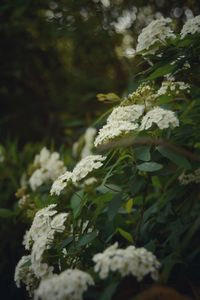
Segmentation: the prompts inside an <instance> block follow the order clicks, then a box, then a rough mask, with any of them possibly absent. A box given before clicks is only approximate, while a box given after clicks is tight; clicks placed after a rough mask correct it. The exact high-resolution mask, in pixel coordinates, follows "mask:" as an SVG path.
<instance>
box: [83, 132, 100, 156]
mask: <svg viewBox="0 0 200 300" xmlns="http://www.w3.org/2000/svg"><path fill="white" fill-rule="evenodd" d="M96 133H97V130H96V128H93V127H89V128H87V130H86V132H85V134H84V142H85V144H84V147H83V149H82V151H81V158H84V157H86V156H88V155H92V148H93V147H94V138H95V135H96Z"/></svg>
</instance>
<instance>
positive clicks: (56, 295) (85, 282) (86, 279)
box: [34, 269, 94, 300]
mask: <svg viewBox="0 0 200 300" xmlns="http://www.w3.org/2000/svg"><path fill="white" fill-rule="evenodd" d="M93 284H94V281H93V279H92V277H91V276H90V275H89V274H87V273H85V272H83V271H80V270H78V269H73V270H72V269H68V270H66V271H64V272H62V273H61V274H59V275H57V274H54V275H52V276H50V277H49V278H47V279H43V280H42V281H41V282H40V285H39V287H38V289H37V290H36V291H35V296H34V299H35V300H37V299H41V300H64V299H65V300H82V299H83V293H84V292H85V291H86V290H87V289H88V286H89V285H93Z"/></svg>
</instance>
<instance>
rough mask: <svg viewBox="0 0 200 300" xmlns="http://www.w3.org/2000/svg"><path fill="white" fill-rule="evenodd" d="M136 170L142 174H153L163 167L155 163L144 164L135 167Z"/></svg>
mask: <svg viewBox="0 0 200 300" xmlns="http://www.w3.org/2000/svg"><path fill="white" fill-rule="evenodd" d="M136 167H137V169H138V170H140V171H143V172H155V171H158V170H160V169H162V168H163V165H161V164H158V163H156V162H153V161H152V162H145V163H143V164H140V165H137V166H136Z"/></svg>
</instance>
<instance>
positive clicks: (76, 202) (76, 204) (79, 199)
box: [70, 191, 83, 218]
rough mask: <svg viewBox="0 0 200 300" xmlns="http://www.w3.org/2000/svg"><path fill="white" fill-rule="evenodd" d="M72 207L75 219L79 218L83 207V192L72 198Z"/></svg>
mask: <svg viewBox="0 0 200 300" xmlns="http://www.w3.org/2000/svg"><path fill="white" fill-rule="evenodd" d="M70 207H71V209H72V211H73V215H74V218H77V217H78V216H79V215H80V213H81V210H82V207H83V191H79V192H77V193H75V194H74V195H73V196H72V198H71V201H70Z"/></svg>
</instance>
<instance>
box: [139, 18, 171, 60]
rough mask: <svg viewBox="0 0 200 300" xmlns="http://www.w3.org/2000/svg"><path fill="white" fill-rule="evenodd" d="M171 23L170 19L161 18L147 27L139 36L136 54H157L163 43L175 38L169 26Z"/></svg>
mask: <svg viewBox="0 0 200 300" xmlns="http://www.w3.org/2000/svg"><path fill="white" fill-rule="evenodd" d="M171 22H172V20H171V19H170V18H166V19H165V18H160V19H158V20H155V21H152V22H151V23H150V24H149V25H148V26H147V27H145V28H144V29H143V30H142V32H141V34H140V35H139V36H138V44H137V47H136V52H143V54H144V55H145V54H155V53H156V51H157V50H158V49H159V47H160V45H161V44H162V43H164V42H165V41H166V40H167V39H169V38H175V34H174V33H173V31H172V29H171V28H170V26H169V24H170V23H171Z"/></svg>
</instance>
